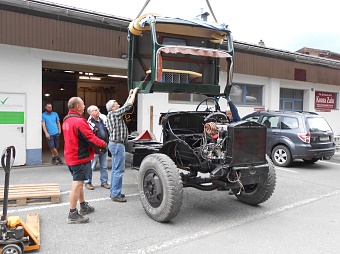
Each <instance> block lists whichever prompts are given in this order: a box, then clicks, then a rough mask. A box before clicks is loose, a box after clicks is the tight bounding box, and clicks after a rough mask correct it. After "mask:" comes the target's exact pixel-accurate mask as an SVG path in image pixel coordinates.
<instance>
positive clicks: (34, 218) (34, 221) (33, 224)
mask: <svg viewBox="0 0 340 254" xmlns="http://www.w3.org/2000/svg"><path fill="white" fill-rule="evenodd" d="M26 226H27V227H28V228H29V229H30V230H31V232H32V233H33V235H34V236H35V238H36V239H37V241H38V243H40V219H39V214H38V213H37V212H30V213H28V214H27V215H26Z"/></svg>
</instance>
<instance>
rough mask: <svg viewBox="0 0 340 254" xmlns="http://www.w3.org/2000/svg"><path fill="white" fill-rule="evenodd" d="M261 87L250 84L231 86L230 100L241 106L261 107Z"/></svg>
mask: <svg viewBox="0 0 340 254" xmlns="http://www.w3.org/2000/svg"><path fill="white" fill-rule="evenodd" d="M262 94H263V86H258V85H250V84H239V83H236V84H233V86H232V88H231V92H230V98H231V100H232V101H233V102H235V103H237V104H243V105H262Z"/></svg>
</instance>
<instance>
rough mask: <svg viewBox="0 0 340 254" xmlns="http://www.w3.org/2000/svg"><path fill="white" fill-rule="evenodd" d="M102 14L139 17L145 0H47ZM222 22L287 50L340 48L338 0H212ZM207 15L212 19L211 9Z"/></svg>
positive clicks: (183, 13)
mask: <svg viewBox="0 0 340 254" xmlns="http://www.w3.org/2000/svg"><path fill="white" fill-rule="evenodd" d="M48 2H53V3H57V4H62V5H66V6H71V7H77V8H81V9H85V10H90V11H94V12H98V13H102V14H110V15H115V16H120V17H127V18H132V19H133V18H136V17H137V15H138V14H139V13H140V11H141V10H142V8H143V6H144V5H145V3H146V2H147V1H145V0H95V1H94V0H91V1H89V0H81V1H80V0H49V1H48ZM208 2H209V3H210V6H211V8H212V11H213V13H214V15H215V17H216V19H217V22H218V23H225V24H227V25H228V27H229V29H230V30H231V31H232V34H233V38H234V40H236V41H241V42H247V43H251V44H258V43H259V41H260V40H262V41H263V42H264V43H265V46H267V47H270V48H275V49H282V50H287V51H291V52H294V51H297V50H299V49H301V48H303V47H309V48H316V49H321V50H330V51H332V52H335V53H340V29H339V25H340V21H339V19H338V18H337V16H338V6H337V5H338V4H337V1H334V0H322V1H307V0H285V1H275V0H258V1H256V0H255V1H254V0H241V1H240V0H234V1H227V0H209V1H208ZM202 10H203V12H209V13H211V12H210V10H209V7H208V5H207V1H206V0H150V1H149V3H148V5H147V6H146V8H145V10H144V11H143V13H157V14H161V15H164V16H177V17H186V18H193V17H195V16H197V15H199V14H200V13H201V12H202ZM208 21H211V22H214V18H213V15H210V16H209V19H208Z"/></svg>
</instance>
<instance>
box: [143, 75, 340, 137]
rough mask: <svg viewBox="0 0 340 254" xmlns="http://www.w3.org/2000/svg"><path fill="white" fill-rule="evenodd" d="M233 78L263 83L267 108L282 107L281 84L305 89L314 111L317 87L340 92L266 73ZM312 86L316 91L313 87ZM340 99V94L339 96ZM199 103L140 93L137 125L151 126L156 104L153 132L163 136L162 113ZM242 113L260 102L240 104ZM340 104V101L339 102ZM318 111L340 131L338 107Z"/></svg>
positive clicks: (223, 104)
mask: <svg viewBox="0 0 340 254" xmlns="http://www.w3.org/2000/svg"><path fill="white" fill-rule="evenodd" d="M233 82H235V83H243V84H255V85H263V86H264V90H263V91H264V92H263V93H264V94H263V103H264V105H262V106H263V107H264V108H265V109H266V110H279V107H280V88H291V89H301V90H304V91H305V92H304V102H303V103H304V109H303V110H305V111H312V112H315V108H314V97H315V91H316V90H318V91H327V92H335V93H340V87H338V86H331V85H322V84H313V83H306V82H299V81H290V80H279V79H273V78H266V77H256V76H250V75H241V74H234V77H233ZM220 84H222V85H221V92H223V90H224V86H225V73H223V72H221V75H220ZM311 88H313V91H311V90H312V89H311ZM338 99H339V98H338ZM197 104H198V103H190V104H188V103H185V104H183V103H174V102H172V103H170V102H169V99H168V94H166V93H153V94H138V119H137V122H138V126H137V130H138V131H139V132H141V131H143V130H150V129H151V128H150V107H151V106H153V116H152V117H153V132H154V134H155V136H156V138H157V139H158V140H160V138H161V131H162V129H161V126H159V125H158V121H159V116H160V113H163V112H167V111H180V110H183V111H185V110H195V109H196V106H197ZM220 106H221V110H222V111H223V110H225V109H226V108H227V103H226V101H225V100H220ZM237 107H238V111H239V114H240V116H241V117H243V116H245V115H247V114H250V113H252V112H254V109H255V108H259V107H260V106H251V105H245V106H237ZM338 107H339V102H338ZM318 114H320V115H322V116H323V117H325V119H326V120H327V121H328V123H329V124H330V125H331V127H332V129H333V131H334V134H335V135H340V121H339V120H338V119H339V117H340V113H339V109H336V110H332V111H331V112H318Z"/></svg>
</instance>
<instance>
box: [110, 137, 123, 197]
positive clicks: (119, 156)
mask: <svg viewBox="0 0 340 254" xmlns="http://www.w3.org/2000/svg"><path fill="white" fill-rule="evenodd" d="M108 148H109V150H110V152H111V156H112V157H111V158H112V172H111V186H110V194H111V196H113V197H119V196H120V194H121V193H122V185H123V173H124V170H125V146H124V144H122V143H112V142H109V145H108Z"/></svg>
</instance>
